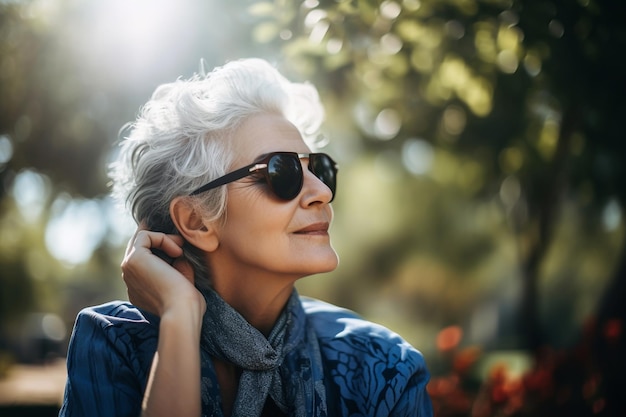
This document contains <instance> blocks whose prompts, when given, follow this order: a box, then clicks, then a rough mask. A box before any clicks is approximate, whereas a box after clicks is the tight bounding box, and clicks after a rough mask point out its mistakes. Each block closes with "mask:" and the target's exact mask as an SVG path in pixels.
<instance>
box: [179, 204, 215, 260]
mask: <svg viewBox="0 0 626 417" xmlns="http://www.w3.org/2000/svg"><path fill="white" fill-rule="evenodd" d="M170 216H171V218H172V221H173V222H174V225H175V226H176V228H177V229H178V231H179V232H180V234H181V236H182V237H183V238H184V239H185V240H186V241H187V242H189V243H191V244H192V245H193V246H195V247H197V248H198V249H201V250H203V251H205V252H213V251H214V250H216V249H217V248H218V246H219V238H218V234H217V230H216V228H215V226H214V224H212V223H205V222H204V221H203V219H202V216H200V214H198V212H197V211H196V210H195V209H194V207H193V205H192V204H191V203H190V202H189V200H187V199H186V198H185V197H176V198H175V199H173V200H172V202H171V203H170Z"/></svg>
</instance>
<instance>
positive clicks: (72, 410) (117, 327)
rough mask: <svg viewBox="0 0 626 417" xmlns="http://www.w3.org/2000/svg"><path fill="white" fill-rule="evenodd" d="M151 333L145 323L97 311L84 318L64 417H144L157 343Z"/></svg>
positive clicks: (73, 343) (70, 366)
mask: <svg viewBox="0 0 626 417" xmlns="http://www.w3.org/2000/svg"><path fill="white" fill-rule="evenodd" d="M118 311H119V308H118ZM150 327H151V326H150V325H149V324H148V323H147V322H146V321H145V320H141V319H139V318H137V319H135V318H130V317H115V316H109V315H107V314H102V312H99V311H97V310H95V309H85V310H83V311H82V312H81V313H79V315H78V317H77V319H76V323H75V325H74V329H73V331H72V337H71V339H70V345H69V349H68V356H67V373H68V375H67V383H66V386H65V395H64V400H63V405H62V407H61V410H60V412H59V417H78V416H81V417H82V416H90V417H131V416H132V417H137V416H139V414H140V411H141V402H142V398H143V392H144V390H145V385H146V379H147V375H148V374H147V373H148V370H149V366H150V362H151V361H152V356H153V354H154V349H153V347H152V345H154V344H155V342H156V338H155V337H152V336H151V335H150V333H151V332H150V331H148V332H146V330H149V329H150ZM129 330H130V331H129ZM153 339H154V340H153Z"/></svg>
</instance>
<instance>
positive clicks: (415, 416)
mask: <svg viewBox="0 0 626 417" xmlns="http://www.w3.org/2000/svg"><path fill="white" fill-rule="evenodd" d="M427 383H428V379H427V378H424V375H423V374H415V375H413V376H412V377H411V379H410V380H409V382H408V384H407V385H406V387H405V390H404V391H403V392H402V395H401V396H400V398H399V399H398V402H397V403H396V405H395V407H394V408H393V410H392V411H391V413H390V414H389V417H432V415H433V406H432V403H431V401H430V397H429V396H428V392H427V391H426V384H427Z"/></svg>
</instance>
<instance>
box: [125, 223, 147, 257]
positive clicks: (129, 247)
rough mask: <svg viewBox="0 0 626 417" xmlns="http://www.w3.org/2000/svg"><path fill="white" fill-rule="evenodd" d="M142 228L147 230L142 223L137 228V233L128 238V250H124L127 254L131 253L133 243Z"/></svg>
mask: <svg viewBox="0 0 626 417" xmlns="http://www.w3.org/2000/svg"><path fill="white" fill-rule="evenodd" d="M141 230H145V227H144V224H143V223H142V224H140V225H139V226H138V227H137V229H136V230H135V233H133V236H132V237H131V238H130V239H128V243H127V244H126V251H125V252H124V254H125V256H128V254H129V253H130V251H131V249H132V248H133V245H134V243H135V240H136V239H137V234H138V233H139V232H140V231H141Z"/></svg>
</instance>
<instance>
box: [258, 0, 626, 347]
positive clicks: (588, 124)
mask: <svg viewBox="0 0 626 417" xmlns="http://www.w3.org/2000/svg"><path fill="white" fill-rule="evenodd" d="M252 11H253V12H254V13H255V14H256V15H257V17H258V18H259V21H260V22H259V24H258V30H259V33H262V34H263V36H261V38H262V40H264V41H267V42H271V43H273V44H274V45H277V46H279V47H280V48H282V50H283V51H284V54H285V58H284V62H283V65H285V66H286V67H290V68H292V70H293V71H294V72H296V73H298V74H303V77H304V78H312V79H314V80H315V83H316V84H317V85H318V86H321V87H322V89H323V94H324V95H325V96H326V98H327V99H329V100H330V101H333V100H336V101H338V102H339V103H340V104H336V105H334V106H333V108H334V109H341V108H343V109H351V110H352V109H357V110H359V109H360V110H361V112H359V111H349V112H346V113H347V114H346V113H343V114H342V115H341V117H343V121H344V122H345V120H347V119H348V120H352V124H353V127H354V128H355V129H357V130H359V131H360V133H361V134H362V135H363V136H364V138H365V139H364V140H365V144H366V145H367V146H368V147H370V148H373V149H385V148H386V149H389V148H395V149H398V148H401V147H402V145H403V143H406V142H408V141H410V140H412V139H413V138H416V137H417V138H427V139H428V140H429V141H431V143H433V144H434V145H436V146H437V147H438V148H439V149H445V150H446V151H448V152H450V153H452V154H454V155H457V156H460V155H463V156H470V157H471V158H474V159H475V160H476V161H477V162H479V164H480V167H481V169H480V172H479V174H477V175H476V177H477V178H478V180H477V181H474V182H473V183H472V188H471V192H472V193H474V195H475V196H476V197H477V198H479V197H480V196H490V195H493V194H496V193H500V196H501V198H502V205H503V209H504V210H506V211H507V213H508V217H509V220H510V222H511V224H512V227H513V229H514V230H515V232H516V234H517V236H518V241H519V248H520V250H519V253H520V270H521V271H522V280H523V288H524V291H523V299H522V300H521V304H520V305H521V307H520V326H521V327H520V335H521V337H522V345H524V346H526V347H528V348H530V349H531V350H535V349H537V348H538V347H539V346H541V345H542V344H543V343H544V341H545V340H544V335H542V331H541V324H540V322H539V319H538V316H537V315H538V312H537V303H538V297H539V293H538V282H539V279H540V276H541V270H540V269H541V266H542V262H543V260H544V259H545V256H546V254H547V252H548V250H549V249H550V248H551V245H552V244H553V236H554V227H555V225H557V224H558V219H559V216H560V213H561V207H562V206H561V204H562V202H563V201H579V203H577V205H579V206H580V207H581V208H582V209H584V210H588V212H589V213H590V216H589V220H588V221H589V222H590V224H598V221H599V220H598V219H599V218H600V216H601V214H602V211H603V210H604V208H605V207H606V205H607V204H608V203H610V202H615V201H617V202H618V204H619V207H620V210H621V212H623V211H624V209H625V208H626V206H625V205H624V204H625V203H626V201H625V200H624V190H623V187H621V184H622V183H623V182H624V180H625V179H626V177H625V175H626V173H625V170H624V168H623V167H624V158H626V148H625V145H624V144H623V141H621V140H620V139H621V138H622V137H623V134H622V129H621V123H620V122H619V121H620V115H621V114H623V112H624V103H623V101H622V100H621V98H620V94H617V93H616V92H618V91H624V87H625V79H624V76H623V74H624V73H625V64H624V61H623V60H622V59H621V58H620V56H619V52H618V51H620V50H622V49H623V47H624V44H625V41H626V31H625V29H624V27H623V25H621V23H620V19H621V18H622V17H623V16H624V6H623V4H622V3H620V2H612V1H591V0H589V1H579V2H574V1H552V2H545V1H509V0H501V1H500V0H493V1H487V0H483V1H480V0H464V1H461V0H459V1H452V0H451V1H445V2H442V1H433V0H431V1H428V0H423V1H411V0H407V1H402V2H400V1H393V0H386V1H382V2H381V1H374V0H359V1H333V2H331V1H319V2H317V1H305V2H298V1H291V2H290V1H274V2H261V3H259V4H257V5H256V6H255V7H254V9H253V10H252ZM363 112H365V113H366V114H367V117H366V118H365V121H364V120H363V118H360V117H359V114H363ZM346 116H347V118H346ZM368 118H369V120H370V121H369V122H368V121H367V120H368ZM380 139H383V140H380ZM390 139H393V140H390ZM616 279H618V278H617V277H616Z"/></svg>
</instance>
